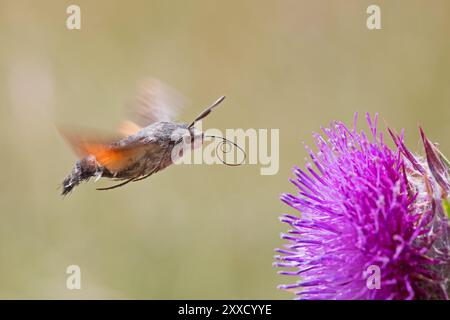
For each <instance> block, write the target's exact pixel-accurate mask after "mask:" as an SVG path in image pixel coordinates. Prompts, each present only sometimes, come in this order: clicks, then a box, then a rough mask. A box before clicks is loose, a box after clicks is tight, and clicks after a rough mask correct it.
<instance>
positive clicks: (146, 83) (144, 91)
mask: <svg viewBox="0 0 450 320" xmlns="http://www.w3.org/2000/svg"><path fill="white" fill-rule="evenodd" d="M185 101H186V99H185V98H184V97H183V96H182V95H181V94H180V93H178V92H177V91H176V90H175V89H173V88H171V87H169V86H168V85H166V84H165V83H163V82H162V81H160V80H157V79H154V78H148V79H145V80H143V81H141V82H140V83H139V85H138V89H137V92H136V96H135V99H134V101H133V102H132V103H131V104H130V105H129V107H128V120H126V121H124V122H123V123H122V124H121V126H120V127H119V131H120V132H121V133H122V134H124V135H127V136H128V135H132V134H135V133H136V132H137V131H139V130H140V129H142V128H144V127H146V126H148V125H150V124H152V123H155V122H159V121H168V122H169V121H173V120H174V119H175V118H176V117H177V115H178V114H179V112H180V110H181V109H182V108H183V106H184V105H185Z"/></svg>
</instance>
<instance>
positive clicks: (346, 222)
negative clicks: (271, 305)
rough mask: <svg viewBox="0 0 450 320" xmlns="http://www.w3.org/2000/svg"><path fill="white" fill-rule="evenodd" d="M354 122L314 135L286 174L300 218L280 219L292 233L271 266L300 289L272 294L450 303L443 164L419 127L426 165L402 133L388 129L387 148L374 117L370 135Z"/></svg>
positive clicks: (288, 198)
mask: <svg viewBox="0 0 450 320" xmlns="http://www.w3.org/2000/svg"><path fill="white" fill-rule="evenodd" d="M356 120H357V116H356V115H355V124H354V128H353V129H352V130H350V129H348V128H347V127H346V126H345V125H344V124H343V123H341V122H333V123H332V124H331V125H330V127H329V128H322V131H323V134H322V135H319V134H314V137H315V140H316V144H317V148H318V152H313V151H312V150H311V149H310V148H309V147H308V146H305V147H306V149H307V151H308V153H309V155H310V157H311V160H312V161H311V162H308V163H307V164H306V170H301V169H299V168H297V167H296V168H294V169H293V171H294V174H295V176H296V177H295V179H291V180H290V181H291V182H292V183H293V184H294V185H295V186H296V187H297V188H298V194H297V195H291V194H283V195H282V196H281V200H282V201H283V202H285V203H286V204H288V205H289V206H291V207H292V208H294V209H296V210H298V211H299V214H298V215H292V214H286V215H283V216H282V217H281V221H283V222H285V223H287V224H289V225H290V227H291V230H289V231H288V233H287V234H282V239H284V240H286V241H287V242H288V243H287V244H286V245H284V247H283V248H282V249H277V252H278V253H279V254H280V255H277V256H276V257H275V258H276V260H277V262H275V265H276V266H277V267H281V268H283V270H282V271H280V272H279V273H280V274H283V275H290V276H295V277H297V278H298V282H296V283H294V284H288V285H280V286H279V288H280V289H285V290H289V291H292V292H294V293H295V294H296V297H297V298H299V299H401V300H403V299H448V289H449V284H448V281H449V278H450V258H449V251H450V244H449V235H450V227H449V223H448V217H447V215H446V212H445V210H446V209H445V208H447V210H448V194H449V189H450V184H449V181H450V180H449V176H450V167H449V165H448V160H446V159H445V158H444V157H443V155H442V154H441V153H440V152H439V151H438V150H437V148H436V147H435V146H434V145H433V144H432V143H431V142H430V141H429V140H428V139H427V138H426V136H425V134H424V133H423V131H422V130H421V135H422V139H423V143H424V146H425V152H426V158H425V159H423V158H421V157H419V156H415V155H413V154H412V153H411V152H410V151H409V150H408V149H407V148H406V147H405V145H404V143H403V134H402V135H401V136H399V135H397V134H395V133H394V132H392V131H391V130H389V133H390V135H391V137H392V138H393V140H394V142H395V148H390V147H389V146H387V145H386V144H385V142H384V141H383V135H382V133H378V131H377V120H378V116H377V115H375V118H374V121H373V122H372V120H371V118H370V116H369V115H367V122H368V123H369V128H370V134H369V135H366V134H365V133H364V131H361V132H357V130H356ZM313 165H314V166H315V168H313ZM373 268H375V269H373ZM372 270H378V271H379V274H378V276H379V284H378V285H376V282H375V285H376V286H375V287H374V286H372V285H371V283H370V281H372V280H373V279H374V278H373V275H376V274H375V273H373V274H372V273H371V272H372Z"/></svg>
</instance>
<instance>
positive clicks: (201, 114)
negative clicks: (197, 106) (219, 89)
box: [188, 96, 225, 128]
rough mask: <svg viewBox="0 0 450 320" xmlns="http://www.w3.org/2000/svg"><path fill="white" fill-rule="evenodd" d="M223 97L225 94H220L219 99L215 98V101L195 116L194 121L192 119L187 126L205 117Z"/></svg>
mask: <svg viewBox="0 0 450 320" xmlns="http://www.w3.org/2000/svg"><path fill="white" fill-rule="evenodd" d="M224 99H225V96H221V97H220V98H219V99H217V100H216V102H214V103H213V104H212V105H211V106H209V107H208V108H206V109H205V110H204V111H203V112H202V113H200V114H199V115H198V116H197V118H195V119H194V121H192V123H191V124H190V125H189V127H188V128H191V127H192V126H193V125H194V124H195V123H196V122H197V121H200V120H202V119H203V118H205V117H206V116H207V115H209V114H210V113H211V111H213V109H214V108H215V107H217V106H218V105H219V104H220V103H221V102H222V101H223V100H224Z"/></svg>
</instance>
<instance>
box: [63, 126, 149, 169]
mask: <svg viewBox="0 0 450 320" xmlns="http://www.w3.org/2000/svg"><path fill="white" fill-rule="evenodd" d="M59 131H60V132H61V134H62V136H63V137H64V138H65V139H66V141H67V142H68V143H69V145H70V146H71V147H72V148H73V149H74V151H75V153H76V154H77V155H78V156H79V157H80V158H84V157H87V156H90V155H93V156H95V158H96V160H97V162H98V163H100V164H101V165H102V166H103V167H105V168H107V169H108V170H109V171H110V172H111V173H115V172H117V171H120V170H121V169H124V168H127V167H128V166H129V165H131V164H132V163H133V162H134V161H135V159H138V158H140V157H143V156H144V155H145V152H146V151H148V149H149V145H148V144H147V145H146V144H139V143H134V144H131V145H127V146H121V147H119V146H115V145H114V144H112V143H113V141H114V140H113V139H105V138H101V137H100V136H99V135H97V136H93V135H91V136H88V135H86V134H79V133H75V132H73V131H72V132H70V131H68V130H61V129H60V130H59Z"/></svg>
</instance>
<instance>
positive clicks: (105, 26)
mask: <svg viewBox="0 0 450 320" xmlns="http://www.w3.org/2000/svg"><path fill="white" fill-rule="evenodd" d="M373 3H376V4H378V5H380V6H381V10H382V27H383V29H382V30H380V31H369V30H368V29H367V28H366V18H367V14H366V8H367V6H368V5H370V4H373ZM70 4H78V5H79V6H80V7H81V19H82V22H81V30H80V31H69V30H67V29H66V27H65V21H66V18H67V14H66V8H67V6H68V5H70ZM449 30H450V2H448V1H445V0H442V1H435V0H434V1H425V0H423V1H413V0H403V1H400V0H397V1H376V2H374V1H364V0H355V1H349V0H341V1H298V0H297V1H294V0H292V1H264V2H261V1H256V0H254V1H226V2H225V1H220V2H219V1H210V0H204V1H180V0H179V1H162V0H161V1H143V0H142V1H136V0H130V1H118V0H115V1H111V0H108V1H106V0H105V1H87V0H76V1H31V0H30V1H13V0H1V2H0V39H1V42H2V43H1V50H0V147H1V157H0V165H1V169H2V171H1V175H0V176H1V185H0V206H1V216H0V217H1V222H0V298H32V299H35V298H45V299H47V298H100V299H103V298H113V299H115V298H126V299H128V298H146V299H147V298H148V299H157V298H158V299H175V298H180V299H181V298H193V299H195V298H208V299H216V298H230V299H268V298H274V299H287V298H291V295H290V294H287V293H284V292H280V291H277V290H276V288H275V287H276V285H277V284H279V283H285V282H289V281H294V280H295V279H287V278H284V277H280V276H277V275H276V270H275V269H274V268H272V266H271V263H272V256H273V254H274V252H273V249H274V248H275V247H277V246H279V245H280V244H281V241H280V240H279V233H280V232H282V231H284V230H286V226H284V225H282V224H281V223H279V222H278V216H279V215H280V214H281V213H284V212H288V211H290V210H289V209H288V208H287V207H285V206H284V205H283V204H281V203H280V201H279V200H278V196H279V194H280V193H282V192H291V191H294V189H293V188H292V187H291V186H290V184H289V183H288V180H287V179H288V177H289V176H290V168H291V167H292V166H293V165H294V164H298V165H300V166H302V165H303V164H304V157H305V151H304V150H303V147H302V145H301V143H300V142H301V141H302V140H304V141H306V142H308V143H312V138H311V132H312V131H314V130H318V129H319V127H320V125H326V124H328V123H329V121H330V120H332V119H339V120H342V121H344V122H346V123H348V124H350V123H351V122H352V118H353V113H354V112H355V111H359V112H362V113H363V112H365V111H369V112H371V113H372V114H373V113H375V112H379V113H380V117H381V118H382V119H384V121H385V123H387V124H389V126H391V127H393V128H395V129H397V130H400V129H401V128H406V130H407V134H406V138H407V143H408V145H409V146H410V147H411V148H412V149H413V150H415V151H420V152H421V148H420V144H419V138H418V137H419V136H418V131H417V126H418V124H421V125H422V126H423V127H424V128H425V129H426V131H427V133H428V134H429V136H430V138H431V139H433V140H434V141H438V142H440V145H441V148H442V150H443V151H444V152H445V153H447V154H450V140H449V139H448V138H449V134H450V127H449V117H450V91H449V84H450V60H449V57H450V37H449ZM147 75H152V76H155V77H158V78H160V79H162V80H163V81H165V82H167V83H169V84H171V85H172V86H173V87H175V88H177V89H178V90H179V91H181V92H182V93H183V94H184V95H186V96H187V97H189V98H190V101H191V106H190V108H189V109H186V110H185V112H184V113H183V114H182V116H181V120H183V121H189V120H191V119H192V118H193V117H194V116H195V115H197V114H198V112H199V111H200V110H202V109H203V108H204V107H205V106H206V105H207V104H208V103H210V102H211V101H213V100H214V99H215V98H217V97H218V96H219V95H221V94H226V95H227V97H228V99H227V100H226V102H225V103H224V105H223V106H222V107H221V108H220V109H218V110H217V112H215V113H214V114H213V115H211V116H210V117H209V118H208V119H207V120H206V121H205V122H204V126H205V127H214V128H219V129H225V128H279V129H280V161H281V164H280V171H279V174H278V175H275V176H261V175H260V174H259V167H258V166H251V165H247V166H241V167H237V168H230V167H226V166H218V165H216V166H173V167H170V168H169V169H167V170H165V171H163V172H161V173H158V174H157V175H155V176H153V177H152V178H151V179H148V180H146V181H143V182H140V183H134V184H130V185H128V186H127V187H126V188H122V189H118V190H114V191H110V192H97V191H95V185H94V184H84V185H82V186H81V187H79V188H78V189H76V190H75V192H74V193H73V194H72V195H71V196H69V197H67V198H65V199H63V198H62V197H60V196H59V191H58V190H57V186H58V184H59V183H60V182H61V181H62V179H63V178H64V177H65V176H66V174H68V173H69V171H70V170H71V168H72V165H73V163H74V161H75V160H76V157H75V155H74V154H73V153H72V151H71V149H70V148H69V147H68V146H67V145H66V144H65V143H64V141H63V139H62V138H61V137H60V136H59V135H58V133H57V131H56V130H55V127H54V123H68V124H73V125H80V126H87V127H95V128H99V129H105V130H112V129H113V128H115V127H116V125H117V124H118V123H119V121H120V120H121V118H122V116H123V105H124V104H125V103H126V102H127V101H128V100H129V98H130V97H131V95H132V93H133V92H134V87H135V84H136V82H137V81H138V80H139V79H141V78H143V77H145V76H147ZM381 124H382V125H384V123H383V121H381ZM96 185H97V186H100V185H102V186H105V185H108V182H104V181H100V182H97V184H96ZM71 264H77V265H79V266H80V267H81V271H82V289H81V290H79V291H76V290H75V291H69V290H67V289H66V287H65V281H66V274H65V270H66V267H67V266H68V265H71Z"/></svg>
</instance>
